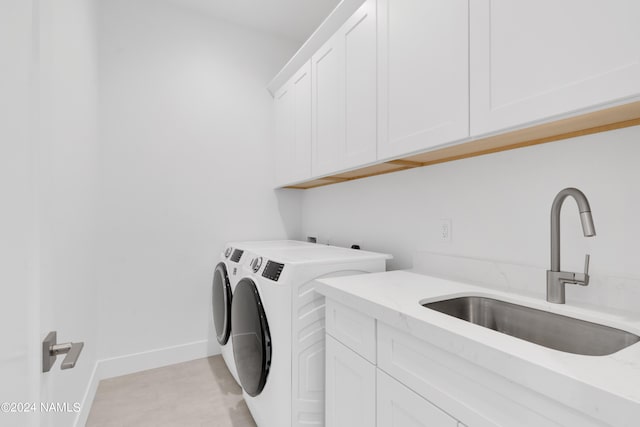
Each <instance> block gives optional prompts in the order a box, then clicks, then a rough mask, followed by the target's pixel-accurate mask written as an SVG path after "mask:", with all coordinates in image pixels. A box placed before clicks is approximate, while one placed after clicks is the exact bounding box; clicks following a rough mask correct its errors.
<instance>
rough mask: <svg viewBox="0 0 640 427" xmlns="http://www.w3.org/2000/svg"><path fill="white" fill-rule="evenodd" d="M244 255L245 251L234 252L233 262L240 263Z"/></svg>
mask: <svg viewBox="0 0 640 427" xmlns="http://www.w3.org/2000/svg"><path fill="white" fill-rule="evenodd" d="M243 253H244V251H243V250H240V249H236V250H235V251H233V255H231V261H233V262H238V261H240V258H242V254H243Z"/></svg>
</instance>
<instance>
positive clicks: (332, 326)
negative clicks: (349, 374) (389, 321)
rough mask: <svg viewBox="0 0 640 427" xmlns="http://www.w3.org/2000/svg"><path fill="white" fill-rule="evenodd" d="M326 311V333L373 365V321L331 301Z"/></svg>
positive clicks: (374, 327) (374, 333)
mask: <svg viewBox="0 0 640 427" xmlns="http://www.w3.org/2000/svg"><path fill="white" fill-rule="evenodd" d="M326 310H327V311H326V328H327V333H328V334H329V335H331V336H332V337H334V338H335V339H337V340H338V341H340V342H341V343H342V344H344V345H346V346H347V347H349V348H350V349H351V350H353V351H355V352H356V353H358V354H359V355H360V356H362V357H364V358H365V359H367V360H368V361H369V362H371V363H373V364H374V365H375V363H376V321H375V319H373V318H371V317H368V316H365V315H364V314H362V313H360V312H358V311H356V310H354V309H352V308H349V307H347V306H344V305H342V304H340V303H339V302H336V301H335V300H331V299H328V300H327V306H326Z"/></svg>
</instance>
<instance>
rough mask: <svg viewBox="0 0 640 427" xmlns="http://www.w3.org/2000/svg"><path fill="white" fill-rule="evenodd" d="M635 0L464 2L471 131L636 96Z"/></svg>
mask: <svg viewBox="0 0 640 427" xmlns="http://www.w3.org/2000/svg"><path fill="white" fill-rule="evenodd" d="M639 20H640V2H639V1H638V0H614V1H606V2H603V1H600V0H560V1H559V0H538V1H513V0H474V1H472V2H471V14H470V24H471V133H472V134H473V135H479V134H484V133H489V132H495V131H498V130H501V129H505V128H508V127H514V126H522V125H526V124H530V123H531V122H535V121H539V120H544V119H546V118H550V117H552V116H554V115H560V114H563V113H569V112H572V111H576V110H580V109H584V108H594V107H597V106H598V105H599V104H603V103H607V102H611V101H616V100H621V99H623V98H626V97H630V96H635V95H637V94H639V93H640V25H638V21H639Z"/></svg>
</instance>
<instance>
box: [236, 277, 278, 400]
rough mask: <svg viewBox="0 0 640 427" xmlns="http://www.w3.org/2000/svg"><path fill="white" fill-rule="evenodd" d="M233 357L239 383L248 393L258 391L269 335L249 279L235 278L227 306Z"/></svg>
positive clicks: (267, 357) (265, 369) (266, 361)
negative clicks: (234, 285) (230, 304)
mask: <svg viewBox="0 0 640 427" xmlns="http://www.w3.org/2000/svg"><path fill="white" fill-rule="evenodd" d="M231 322H232V323H233V332H232V337H233V338H232V339H233V358H234V359H235V362H236V368H237V369H238V377H239V378H240V384H241V385H242V388H243V389H244V391H245V392H247V394H249V396H257V395H259V394H260V392H262V389H263V388H264V385H265V384H266V382H267V376H268V375H269V367H270V366H271V335H270V334H269V324H268V323H267V316H266V315H265V312H264V307H263V306H262V301H261V300H260V294H259V293H258V288H257V287H256V284H255V283H254V282H253V280H251V279H249V278H244V279H242V280H240V282H238V286H236V290H235V292H234V295H233V307H232V309H231Z"/></svg>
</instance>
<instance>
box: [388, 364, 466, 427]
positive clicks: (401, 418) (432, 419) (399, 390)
mask: <svg viewBox="0 0 640 427" xmlns="http://www.w3.org/2000/svg"><path fill="white" fill-rule="evenodd" d="M377 371H378V384H377V394H378V396H377V411H378V414H377V421H378V424H377V427H458V426H462V424H459V423H458V420H456V419H455V418H453V417H451V416H449V415H448V414H446V413H445V412H443V411H441V410H440V409H439V408H438V407H436V406H434V405H432V404H431V403H430V402H429V401H428V400H426V399H423V398H422V397H420V396H419V395H417V394H416V393H415V392H413V391H412V390H410V389H408V388H407V387H405V386H404V385H402V384H400V383H399V382H398V381H396V380H395V379H393V378H391V377H390V376H389V375H387V374H386V373H384V372H383V371H381V370H380V369H378V370H377Z"/></svg>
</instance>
